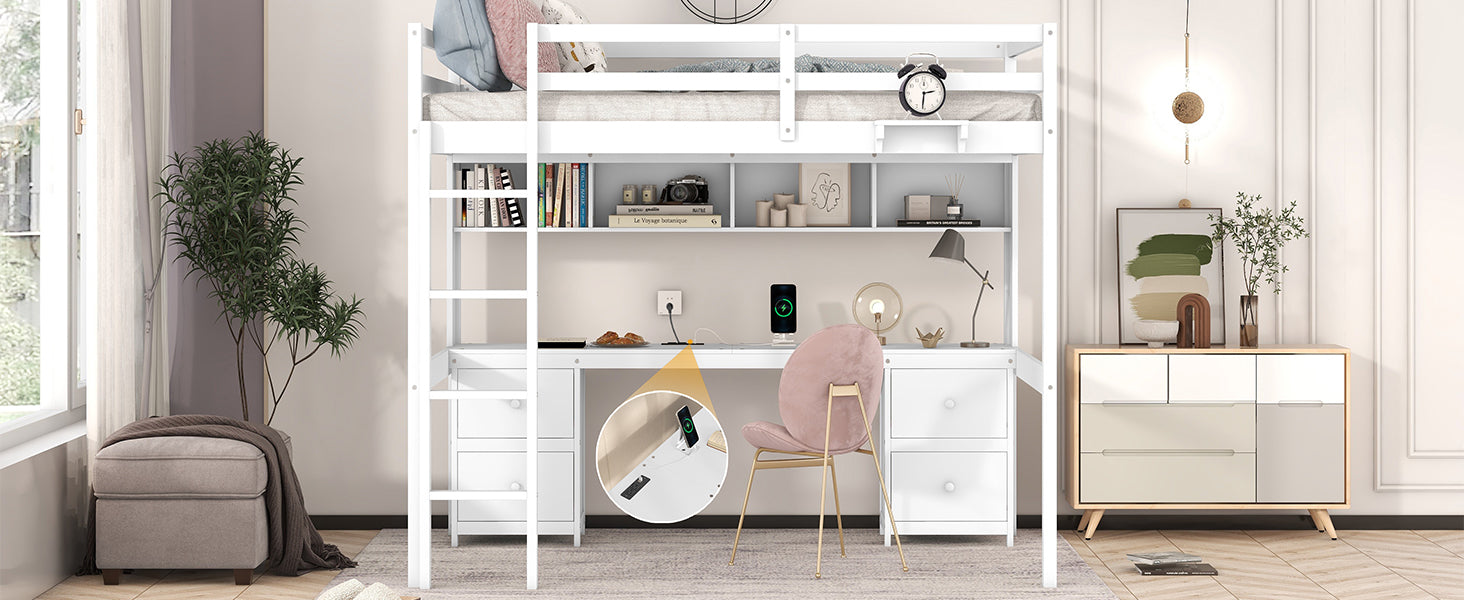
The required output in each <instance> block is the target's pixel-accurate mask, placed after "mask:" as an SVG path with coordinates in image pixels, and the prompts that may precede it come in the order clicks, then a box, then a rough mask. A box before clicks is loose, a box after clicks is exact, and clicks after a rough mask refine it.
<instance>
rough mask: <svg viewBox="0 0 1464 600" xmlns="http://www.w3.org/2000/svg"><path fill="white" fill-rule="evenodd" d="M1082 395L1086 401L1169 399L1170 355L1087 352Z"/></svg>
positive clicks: (1080, 368)
mask: <svg viewBox="0 0 1464 600" xmlns="http://www.w3.org/2000/svg"><path fill="white" fill-rule="evenodd" d="M1078 398H1079V399H1080V400H1081V401H1082V402H1083V403H1084V404H1092V403H1103V402H1111V403H1132V402H1168V401H1169V357H1168V356H1165V355H1163V354H1083V355H1080V356H1079V357H1078Z"/></svg>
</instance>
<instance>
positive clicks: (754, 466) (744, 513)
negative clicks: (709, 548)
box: [727, 448, 763, 565]
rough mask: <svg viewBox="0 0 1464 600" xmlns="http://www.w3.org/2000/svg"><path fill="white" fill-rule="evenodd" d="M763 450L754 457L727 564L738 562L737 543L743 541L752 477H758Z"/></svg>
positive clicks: (758, 451)
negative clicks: (743, 527) (743, 521)
mask: <svg viewBox="0 0 1464 600" xmlns="http://www.w3.org/2000/svg"><path fill="white" fill-rule="evenodd" d="M762 453H763V451H762V448H758V449H757V452H756V453H755V454H753V455H752V470H751V471H750V472H749V473H748V474H747V491H746V492H743V494H742V515H741V516H739V517H737V535H736V536H733V538H732V558H731V559H730V560H728V561H727V564H729V565H730V564H732V563H735V562H737V542H738V540H741V539H742V520H743V519H746V518H747V499H748V498H750V497H752V477H753V476H754V475H757V459H758V457H760V456H762Z"/></svg>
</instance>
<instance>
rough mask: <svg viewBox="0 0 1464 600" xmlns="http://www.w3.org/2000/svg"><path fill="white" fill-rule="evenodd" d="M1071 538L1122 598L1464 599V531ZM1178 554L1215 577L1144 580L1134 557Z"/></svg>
mask: <svg viewBox="0 0 1464 600" xmlns="http://www.w3.org/2000/svg"><path fill="white" fill-rule="evenodd" d="M1337 533H1338V537H1339V539H1337V540H1335V541H1333V540H1331V539H1328V538H1327V537H1326V536H1324V535H1322V534H1319V533H1316V532H1313V531H1117V530H1112V531H1106V530H1102V529H1100V530H1098V532H1097V534H1096V535H1094V536H1093V539H1092V540H1088V541H1084V540H1083V538H1082V536H1080V535H1078V534H1076V533H1073V532H1064V533H1063V537H1065V538H1067V541H1068V543H1070V544H1072V546H1073V548H1074V549H1076V550H1077V551H1078V555H1079V556H1082V557H1083V560H1084V561H1086V562H1087V563H1088V566H1090V567H1093V570H1095V571H1097V572H1098V578H1099V579H1102V580H1103V582H1104V583H1106V584H1108V587H1109V589H1112V590H1113V593H1114V594H1116V595H1118V597H1119V598H1121V599H1132V600H1168V599H1170V598H1204V599H1206V600H1230V599H1235V600H1248V599H1257V600H1292V599H1308V600H1309V599H1317V600H1372V599H1374V598H1400V599H1419V600H1429V599H1435V600H1464V531H1338V532H1337ZM1169 550H1178V551H1182V552H1188V553H1190V554H1198V555H1200V556H1201V557H1204V559H1205V562H1208V563H1210V564H1212V565H1214V566H1215V569H1216V570H1217V571H1219V575H1218V576H1215V577H1143V576H1141V575H1139V573H1138V571H1137V570H1136V569H1134V567H1133V565H1132V564H1131V563H1130V562H1129V561H1128V559H1127V558H1125V556H1124V555H1125V554H1128V553H1130V552H1157V551H1169Z"/></svg>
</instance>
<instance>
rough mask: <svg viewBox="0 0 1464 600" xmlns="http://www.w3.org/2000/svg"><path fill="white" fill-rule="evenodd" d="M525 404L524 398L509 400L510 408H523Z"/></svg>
mask: <svg viewBox="0 0 1464 600" xmlns="http://www.w3.org/2000/svg"><path fill="white" fill-rule="evenodd" d="M523 405H524V401H523V400H509V401H508V406H509V408H521V407H522V406H523Z"/></svg>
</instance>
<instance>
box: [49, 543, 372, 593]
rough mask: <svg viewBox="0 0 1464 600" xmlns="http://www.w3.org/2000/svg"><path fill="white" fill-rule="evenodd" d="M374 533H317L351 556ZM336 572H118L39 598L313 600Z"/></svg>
mask: <svg viewBox="0 0 1464 600" xmlns="http://www.w3.org/2000/svg"><path fill="white" fill-rule="evenodd" d="M377 533H379V532H378V531H322V532H320V536H321V537H323V538H325V541H326V542H328V543H331V544H335V545H337V546H340V548H341V552H344V553H346V555H347V556H351V557H355V556H356V554H357V553H358V552H360V551H361V549H362V548H365V547H366V544H367V543H369V542H370V541H371V540H372V538H375V537H376V534H377ZM339 573H340V571H312V572H310V573H306V574H304V575H301V576H299V577H283V576H280V575H265V574H261V573H259V572H258V571H256V572H255V573H254V581H253V582H252V583H250V584H249V585H247V586H243V585H234V572H233V571H230V570H224V569H220V570H214V571H194V570H175V571H153V570H139V571H133V572H132V573H128V574H126V575H123V576H122V585H102V576H101V575H93V576H89V577H72V578H70V579H67V580H66V581H63V582H61V583H60V584H58V585H57V586H56V587H53V588H51V589H50V591H47V592H46V593H45V594H42V595H41V596H40V599H42V600H180V599H183V598H188V599H190V600H234V599H237V600H287V599H295V598H299V599H302V600H311V599H312V598H315V597H316V596H318V595H320V592H322V591H324V590H325V586H326V584H328V583H330V580H332V579H335V576H336V575H337V574H339Z"/></svg>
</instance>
